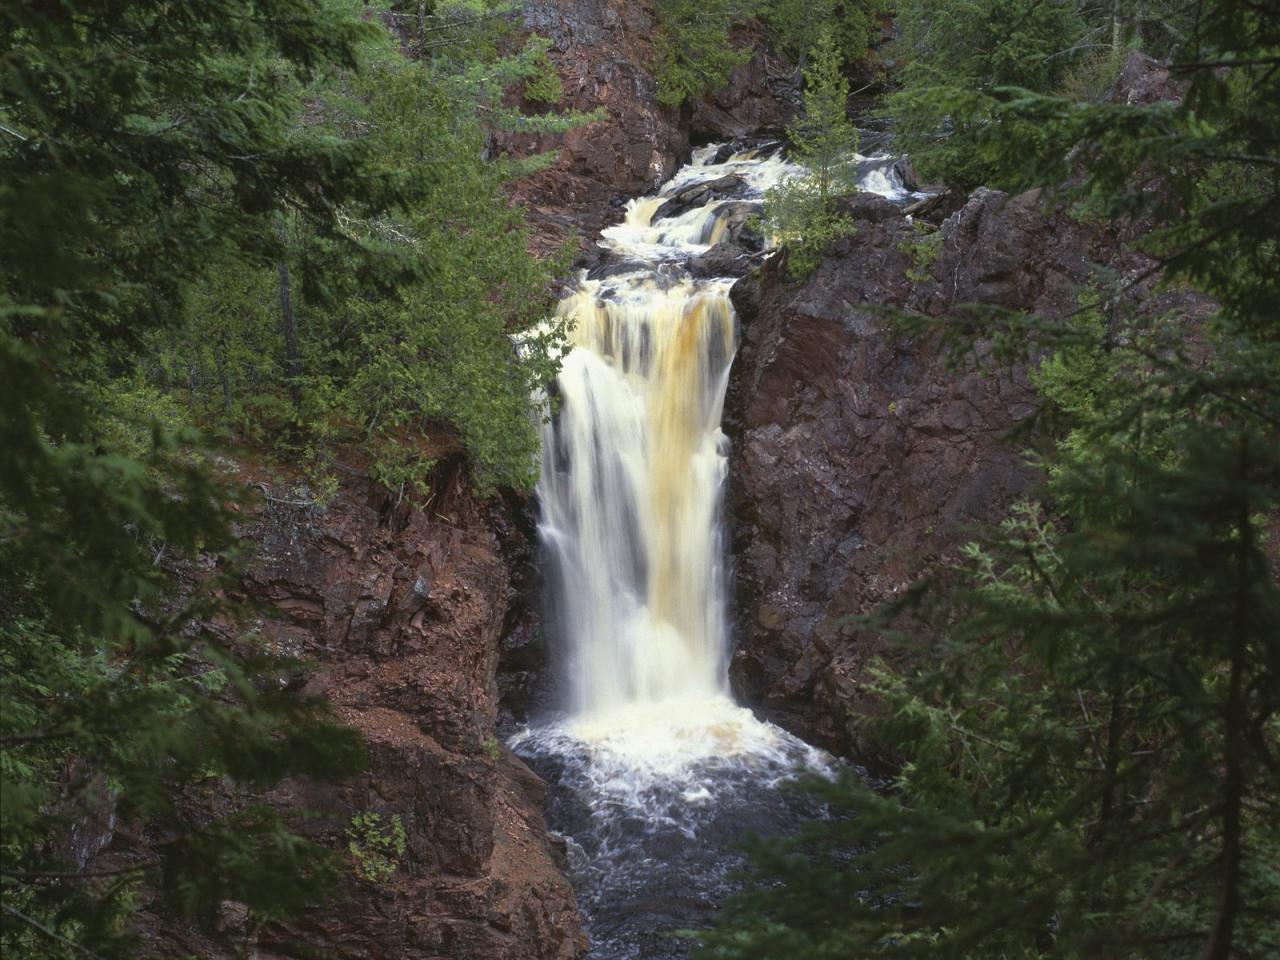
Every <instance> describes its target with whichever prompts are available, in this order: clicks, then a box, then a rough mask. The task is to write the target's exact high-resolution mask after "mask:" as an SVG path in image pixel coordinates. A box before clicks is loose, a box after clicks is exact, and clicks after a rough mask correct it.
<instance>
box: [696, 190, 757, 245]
mask: <svg viewBox="0 0 1280 960" xmlns="http://www.w3.org/2000/svg"><path fill="white" fill-rule="evenodd" d="M760 213H761V206H760V204H759V203H741V202H740V203H734V204H731V205H725V206H723V207H721V208H720V209H718V210H717V211H716V218H715V223H716V225H717V226H723V228H724V235H723V237H722V239H721V240H720V244H725V243H730V244H733V245H735V246H737V247H740V248H741V249H743V250H746V251H749V252H750V253H760V252H761V251H763V250H764V243H765V237H764V226H763V224H762V223H761V221H760ZM708 239H710V238H708Z"/></svg>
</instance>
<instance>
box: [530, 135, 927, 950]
mask: <svg viewBox="0 0 1280 960" xmlns="http://www.w3.org/2000/svg"><path fill="white" fill-rule="evenodd" d="M726 152H727V151H722V150H720V148H718V147H716V146H714V145H713V146H710V147H706V148H703V149H701V150H699V151H697V152H696V153H695V156H694V160H693V162H692V163H691V164H690V165H688V166H686V167H684V168H682V169H681V170H680V171H679V172H678V173H677V174H676V176H675V177H674V178H673V179H672V180H671V181H669V182H668V183H667V184H666V185H665V186H664V187H663V188H662V190H661V191H660V192H659V194H658V195H657V196H654V197H646V198H640V199H636V200H633V201H631V203H630V204H629V205H628V208H627V215H626V219H625V220H624V222H623V223H621V224H619V225H617V226H615V227H612V228H610V229H608V230H606V231H604V234H603V237H602V240H601V246H602V247H603V248H604V250H605V251H606V259H605V262H604V263H603V265H602V266H598V267H596V268H595V269H594V270H593V271H592V272H591V274H584V275H583V277H582V279H581V280H580V283H579V286H578V289H577V291H576V292H575V293H574V294H573V295H571V296H570V297H568V298H566V299H565V300H564V301H563V302H562V304H561V308H560V309H561V312H562V314H563V315H566V316H571V317H573V318H574V321H575V322H574V332H573V334H572V341H571V349H570V350H569V352H568V353H567V354H566V355H565V357H564V360H563V366H562V369H561V373H560V377H559V382H558V389H559V396H560V406H559V410H558V413H557V416H556V418H555V420H554V422H553V423H551V424H549V425H548V426H547V427H546V428H545V429H544V434H543V450H544V453H543V464H542V478H541V481H540V483H539V487H538V493H539V499H540V504H541V517H540V523H539V533H540V537H541V540H542V544H543V548H544V549H543V552H544V556H545V558H546V561H545V563H546V568H545V580H546V582H547V590H548V594H549V596H548V607H549V617H548V628H549V631H550V633H551V635H552V636H553V637H554V641H555V646H554V649H555V650H556V656H557V657H558V658H559V662H558V663H557V664H556V667H557V669H558V670H560V671H561V672H562V673H563V675H564V677H565V681H566V682H565V689H566V691H567V702H566V705H565V707H566V708H565V710H564V712H563V713H562V714H560V715H558V716H555V717H547V718H544V719H543V720H542V721H541V722H539V723H535V724H534V725H533V726H531V727H530V728H528V729H526V730H523V731H521V732H519V733H517V734H516V735H515V736H514V737H513V738H512V740H511V744H512V746H513V748H514V749H515V750H516V751H517V753H519V754H520V755H521V756H522V757H524V758H525V759H526V760H527V761H528V762H529V763H530V764H531V765H532V766H533V767H534V768H535V769H536V770H537V771H538V772H539V773H540V774H541V775H542V776H543V777H544V778H545V779H546V780H547V781H548V782H549V783H550V784H551V794H550V796H551V799H550V801H549V809H548V816H549V819H550V823H551V826H552V827H553V828H554V829H555V830H557V831H559V832H560V833H561V834H563V835H564V836H565V837H566V839H567V841H568V845H569V851H570V853H569V861H570V862H569V873H570V878H571V879H572V881H573V883H574V886H575V889H576V890H577V894H578V898H579V901H580V904H581V907H582V911H583V914H584V916H585V917H586V919H587V923H588V928H589V931H590V934H591V937H592V952H591V956H592V957H595V958H600V960H604V958H609V960H613V958H637V960H657V958H665V957H678V956H683V955H685V954H686V953H687V952H688V944H687V942H686V941H684V940H681V939H678V938H676V937H675V936H674V933H675V932H676V931H679V930H682V929H688V928H694V927H699V926H704V925H705V924H706V923H707V922H709V920H710V919H711V917H712V915H713V913H714V911H715V908H716V907H717V905H718V904H719V903H720V902H722V900H723V898H724V897H725V896H726V895H727V894H728V893H730V892H732V889H733V884H734V880H733V873H734V871H735V870H736V868H738V867H739V866H741V865H742V857H741V854H740V853H739V852H738V851H737V846H738V844H739V843H740V842H741V841H742V840H743V839H744V837H745V836H746V835H747V834H748V833H751V832H754V833H758V834H763V835H768V834H777V833H782V832H787V831H789V830H791V829H794V827H795V826H796V825H797V824H798V823H800V822H802V821H803V820H805V819H808V818H811V817H813V816H817V815H820V813H821V811H820V810H819V809H817V808H816V806H815V804H814V802H813V801H812V800H811V799H809V798H807V797H805V796H803V795H802V794H799V793H797V792H796V791H793V790H788V789H785V786H786V784H787V783H788V781H792V780H794V779H795V778H796V777H797V776H798V775H799V774H800V773H802V772H805V771H810V772H817V773H824V772H827V771H829V770H830V767H831V762H832V761H831V760H830V758H829V757H828V756H826V755H825V754H823V753H822V752H821V751H818V750H816V749H814V748H812V747H810V746H808V745H807V744H805V743H803V742H802V741H800V740H798V739H796V738H795V737H793V736H791V735H790V734H788V733H786V732H785V731H783V730H781V729H779V728H778V727H776V726H773V725H772V724H769V723H764V722H762V721H760V720H757V719H756V718H755V717H754V716H753V715H752V713H751V712H750V711H749V710H747V709H745V708H743V707H740V706H738V705H736V704H735V703H734V702H733V700H732V698H731V696H730V694H729V691H728V683H727V677H726V658H727V654H728V651H729V646H730V638H729V636H728V629H727V622H728V617H727V611H726V608H725V604H726V579H727V570H726V549H725V542H724V536H723V531H722V523H721V517H720V513H721V493H722V487H723V481H724V478H725V473H726V468H727V464H728V452H729V451H728V442H727V440H726V438H725V436H724V434H723V433H722V432H721V429H720V419H721V411H722V407H723V403H724V396H725V390H726V386H727V384H728V379H729V369H730V365H731V363H732V361H733V355H734V351H735V348H736V337H737V331H736V329H735V323H736V321H735V317H734V312H733V307H732V305H731V303H730V301H729V289H730V287H731V286H732V284H733V280H732V279H731V278H724V277H717V276H714V275H713V276H705V275H701V276H699V274H705V273H706V272H707V271H706V270H705V269H702V268H700V266H699V258H702V257H703V256H704V255H706V254H707V253H708V251H710V250H711V249H712V247H713V246H715V245H717V244H720V246H718V247H716V250H717V251H718V252H719V253H721V254H723V253H724V251H726V250H732V251H735V252H736V253H737V254H738V255H739V256H740V257H742V258H747V257H752V256H756V255H758V254H755V253H753V252H752V251H753V249H755V250H758V249H759V248H760V247H761V246H763V238H762V237H760V236H758V235H755V234H754V233H753V232H754V231H757V230H758V229H759V228H758V226H757V225H756V223H757V221H756V217H757V216H758V214H759V211H760V204H761V201H762V197H763V194H764V192H765V191H766V190H767V189H768V188H769V187H770V186H772V185H773V184H775V183H777V182H778V181H779V180H780V179H782V178H785V177H787V176H794V175H795V174H796V172H797V171H796V168H795V167H793V166H791V165H789V164H788V163H786V162H785V161H784V160H783V159H781V158H780V157H778V156H777V155H776V147H775V148H763V149H758V150H751V151H746V152H742V153H738V154H735V155H733V156H731V157H728V158H726V157H725V155H724V154H725V153H726ZM717 160H719V161H721V162H716V161H717ZM878 161H880V158H875V160H871V161H867V162H866V163H865V164H864V165H863V169H864V170H865V174H864V176H863V179H862V184H861V185H862V188H863V189H865V190H869V191H871V192H875V193H879V194H881V195H883V196H887V197H890V198H891V199H906V198H907V197H908V196H909V195H908V194H907V193H906V191H905V190H904V189H903V188H902V186H901V184H900V183H899V182H898V181H897V180H896V177H895V176H894V174H893V171H892V166H891V164H888V163H885V162H878ZM699 185H706V186H707V188H708V189H706V190H702V191H700V190H698V189H697V187H698V186H699ZM690 201H695V203H691V202H690ZM708 260H710V258H708ZM711 262H719V263H723V262H724V260H723V258H721V259H720V260H712V261H711Z"/></svg>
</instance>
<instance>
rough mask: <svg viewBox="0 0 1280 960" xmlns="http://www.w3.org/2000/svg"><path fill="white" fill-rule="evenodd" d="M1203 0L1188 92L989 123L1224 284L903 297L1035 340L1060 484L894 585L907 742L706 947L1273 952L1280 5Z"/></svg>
mask: <svg viewBox="0 0 1280 960" xmlns="http://www.w3.org/2000/svg"><path fill="white" fill-rule="evenodd" d="M1126 9H1127V7H1126ZM1182 14H1184V17H1183V19H1182V20H1181V21H1180V22H1185V23H1188V24H1189V29H1188V32H1187V33H1186V35H1185V37H1184V38H1183V39H1182V40H1180V41H1179V42H1177V43H1176V44H1175V45H1174V46H1173V49H1172V51H1171V53H1172V56H1173V58H1174V61H1175V63H1176V64H1177V67H1176V74H1177V75H1178V76H1180V77H1182V78H1183V79H1185V81H1186V82H1187V84H1188V88H1187V91H1186V95H1185V97H1184V99H1183V101H1182V102H1181V103H1178V104H1173V103H1170V104H1157V105H1150V106H1143V105H1134V106H1131V105H1127V104H1121V105H1110V104H1096V103H1089V102H1082V101H1081V100H1079V99H1075V98H1071V97H1056V96H1050V95H1045V94H1035V93H1031V92H1026V91H1022V92H1016V93H1015V92H1010V93H1008V94H1007V95H1006V96H1005V98H1004V99H1002V100H993V101H992V102H993V103H994V104H995V105H994V106H993V107H992V121H991V123H990V124H984V125H982V126H980V127H978V128H976V130H975V132H974V134H973V140H972V142H973V144H974V145H975V148H976V150H977V153H978V156H979V158H980V159H981V160H982V161H983V162H984V163H987V164H989V169H991V170H994V171H997V172H998V175H999V177H1000V179H1001V181H1002V182H1004V183H1008V184H1012V185H1016V186H1023V187H1033V186H1039V187H1044V188H1050V189H1051V190H1053V191H1055V197H1054V198H1055V199H1056V200H1057V201H1058V202H1064V203H1084V204H1087V205H1088V206H1089V209H1090V210H1091V211H1092V212H1093V213H1094V215H1098V216H1103V217H1105V218H1107V219H1108V220H1109V221H1111V222H1122V223H1129V224H1134V223H1138V224H1146V225H1147V227H1148V228H1149V232H1148V233H1147V235H1146V238H1145V240H1143V241H1142V243H1143V245H1144V246H1145V247H1146V248H1147V249H1148V250H1150V251H1151V252H1152V253H1154V254H1156V255H1157V256H1158V258H1159V259H1158V265H1157V269H1158V271H1159V273H1158V276H1159V277H1160V279H1161V281H1162V283H1163V284H1164V285H1165V286H1166V287H1167V288H1169V289H1171V290H1179V289H1180V290H1187V289H1196V290H1199V291H1201V292H1203V293H1205V294H1207V295H1209V296H1210V297H1211V298H1212V299H1213V301H1214V302H1216V304H1217V309H1216V312H1214V313H1213V314H1212V315H1211V316H1208V317H1203V316H1201V317H1199V318H1192V317H1188V316H1185V315H1181V314H1177V313H1174V314H1153V313H1152V312H1151V309H1150V308H1149V307H1141V306H1139V305H1135V303H1134V301H1133V298H1132V296H1130V295H1129V293H1128V287H1129V286H1131V285H1132V284H1133V283H1134V281H1133V278H1125V279H1124V280H1123V281H1121V280H1117V281H1116V282H1115V283H1114V284H1106V283H1103V284H1102V285H1101V286H1100V287H1099V288H1098V289H1096V290H1093V291H1085V292H1084V293H1083V294H1082V300H1081V307H1080V310H1079V311H1077V312H1076V314H1075V315H1074V316H1072V317H1070V318H1068V319H1067V320H1066V321H1064V322H1058V323H1054V322H1050V321H1048V320H1045V319H1043V318H1036V317H1023V316H1015V315H1007V314H1003V313H999V312H994V311H973V312H971V313H969V314H967V315H962V316H960V317H952V318H949V319H948V321H947V322H946V325H945V326H944V327H943V328H941V329H940V330H939V329H938V328H937V327H935V326H934V325H933V324H932V323H931V322H929V321H925V320H917V321H915V322H910V323H908V324H907V329H908V330H914V331H915V332H917V333H920V334H923V333H925V332H927V331H930V330H932V331H934V332H936V333H940V334H943V335H946V336H948V337H950V338H951V340H952V343H953V344H954V345H955V346H956V347H957V348H959V349H963V348H964V346H965V344H966V343H967V342H968V341H969V340H970V338H972V337H974V336H982V337H984V338H988V339H989V340H991V341H992V342H994V344H995V346H996V348H997V354H998V356H1000V357H1001V358H1002V359H1003V360H1004V361H1008V360H1011V359H1013V358H1015V357H1018V356H1021V357H1023V358H1031V359H1034V358H1040V360H1041V362H1040V363H1039V366H1038V369H1037V372H1036V374H1035V383H1036V386H1037V388H1038V389H1039V391H1040V393H1041V396H1042V397H1043V399H1044V403H1045V412H1046V413H1047V414H1052V415H1053V417H1052V418H1051V419H1048V420H1046V421H1045V422H1046V423H1056V424H1057V426H1058V429H1057V430H1055V431H1054V434H1053V435H1054V436H1055V437H1056V442H1054V443H1053V444H1052V446H1050V447H1049V448H1047V449H1045V450H1044V451H1042V456H1043V458H1044V460H1043V462H1044V467H1045V483H1044V487H1043V490H1042V491H1041V498H1040V501H1039V502H1031V503H1026V504H1022V505H1020V506H1019V507H1018V508H1017V509H1016V510H1015V511H1014V512H1013V513H1012V514H1011V515H1010V517H1009V518H1008V520H1007V521H1006V522H1005V523H1004V524H1003V525H1002V526H1001V527H1000V528H999V529H998V530H996V531H994V532H992V533H991V534H990V535H989V536H987V537H986V538H985V539H984V540H983V541H981V542H979V543H975V544H974V545H971V546H970V547H969V548H968V550H967V552H966V557H965V560H964V562H963V563H961V564H960V565H959V566H958V567H957V568H956V569H954V570H952V571H950V572H949V573H948V574H947V575H944V576H942V577H940V578H938V579H936V580H935V581H934V582H931V583H927V584H922V585H921V586H919V587H918V588H916V589H914V590H913V591H912V592H911V594H910V596H909V597H908V598H907V599H906V600H904V601H903V602H902V603H901V604H899V605H898V606H897V607H896V608H895V609H894V610H891V611H888V612H887V613H886V615H885V619H884V620H883V621H881V622H880V623H879V625H878V626H879V628H881V629H888V626H887V625H888V624H896V625H898V626H900V627H902V628H903V629H905V630H907V633H908V634H909V635H910V636H914V637H919V636H920V635H921V633H922V632H923V633H924V634H928V635H932V636H934V637H937V638H939V641H940V644H939V646H938V647H937V648H936V650H934V649H933V648H931V652H930V662H929V663H928V664H927V665H923V666H921V667H920V668H919V669H918V670H916V671H914V672H911V673H902V672H896V671H894V670H893V669H891V668H889V667H888V666H885V667H883V668H882V670H881V672H880V674H879V676H878V680H877V688H878V690H879V692H880V694H881V695H882V696H883V697H884V703H885V712H886V719H885V721H884V722H883V724H882V726H881V734H882V736H883V737H884V740H883V742H884V743H885V744H886V745H896V746H897V747H898V748H899V749H901V750H902V751H903V754H904V756H905V757H906V758H907V762H906V764H905V765H904V766H903V768H902V770H901V771H900V773H899V774H898V775H897V777H896V779H895V780H894V782H893V783H892V785H891V789H889V790H888V791H887V792H883V793H882V792H876V791H874V790H871V789H869V788H867V787H866V786H865V785H862V784H859V783H858V782H856V781H855V780H854V779H853V778H845V779H844V780H842V781H841V782H840V783H837V784H826V785H820V786H819V787H818V789H820V790H821V791H822V792H823V794H824V795H825V796H826V797H827V798H828V799H829V800H830V802H831V803H832V805H833V808H834V809H835V810H837V811H838V812H839V813H841V814H844V816H843V817H841V818H837V819H836V820H835V821H833V822H832V823H829V824H819V825H814V826H813V827H812V828H810V830H809V832H808V833H807V834H806V836H805V837H804V838H803V839H802V840H800V841H798V842H795V843H774V844H764V845H761V846H760V847H759V848H758V849H757V851H756V853H757V863H758V865H759V869H760V877H759V881H760V882H758V883H757V884H756V885H755V886H754V887H753V889H752V891H751V892H750V893H748V894H747V895H745V896H743V897H742V898H740V899H739V900H738V901H737V902H736V903H735V904H734V905H732V906H731V908H730V909H729V911H728V912H727V914H726V916H725V919H724V923H723V925H722V927H721V928H720V929H719V930H717V931H715V932H713V933H711V934H709V935H708V937H707V945H706V948H705V952H704V955H706V956H714V957H721V958H746V957H779V956H786V957H789V958H807V957H813V958H816V957H834V956H869V955H875V956H889V957H892V956H899V957H910V956H928V957H957V958H959V957H964V958H976V957H993V958H995V957H1002V958H1003V957H1026V958H1031V957H1046V958H1047V957H1064V958H1068V957H1069V958H1084V957H1109V956H1116V957H1125V958H1130V957H1134V958H1136V957H1153V958H1154V957H1160V958H1183V957H1185V958H1191V957H1204V958H1209V960H1226V958H1255V957H1256V958H1263V957H1270V956H1274V955H1275V954H1276V953H1277V951H1278V950H1280V908H1278V907H1277V904H1280V874H1277V871H1276V864H1277V863H1278V862H1280V820H1278V819H1277V818H1276V816H1275V810H1276V809H1277V804H1278V803H1280V587H1278V586H1277V568H1276V552H1275V551H1276V542H1275V518H1276V517H1277V511H1278V510H1280V439H1278V438H1280V392H1278V391H1277V386H1276V385H1277V384H1278V383H1280V325H1278V324H1277V323H1276V316H1275V304H1276V303H1277V302H1280V301H1278V300H1277V293H1278V292H1280V291H1278V290H1277V285H1278V284H1280V266H1277V264H1280V258H1278V257H1277V244H1278V243H1280V229H1278V227H1277V224H1278V223H1280V220H1278V219H1277V217H1276V213H1277V212H1278V211H1280V179H1278V178H1277V176H1276V171H1277V170H1278V169H1280V151H1278V148H1277V144H1280V111H1277V110H1276V109H1275V104H1276V103H1280V69H1277V67H1280V12H1276V11H1272V10H1271V9H1270V8H1264V7H1259V6H1256V5H1253V4H1249V3H1243V2H1233V0H1221V2H1218V3H1214V4H1205V5H1197V6H1194V7H1193V6H1191V5H1189V6H1188V8H1186V9H1184V10H1183V11H1182ZM1128 19H1129V18H1128V17H1125V20H1126V22H1127V21H1128ZM1071 175H1074V178H1072V179H1069V177H1070V176H1071ZM1139 178H1140V179H1139ZM1135 180H1138V182H1140V183H1142V184H1143V188H1142V189H1134V183H1135ZM1063 184H1070V186H1066V187H1064V186H1063ZM868 626H869V627H873V626H877V625H876V624H869V625H868ZM904 642H907V641H906V638H905V636H904Z"/></svg>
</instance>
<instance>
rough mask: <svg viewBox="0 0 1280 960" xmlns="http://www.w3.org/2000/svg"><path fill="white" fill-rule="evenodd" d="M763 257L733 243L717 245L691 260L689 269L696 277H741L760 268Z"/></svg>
mask: <svg viewBox="0 0 1280 960" xmlns="http://www.w3.org/2000/svg"><path fill="white" fill-rule="evenodd" d="M761 260H762V255H761V254H759V253H752V252H751V251H748V250H743V249H742V248H741V247H739V246H738V245H736V244H733V243H717V244H716V245H715V246H714V247H712V248H711V249H710V250H708V251H707V252H706V253H704V254H700V255H699V256H696V257H693V258H692V259H690V260H689V263H688V269H689V272H690V273H691V274H693V275H694V276H695V277H699V278H703V277H741V276H745V275H746V274H747V273H748V272H749V271H751V270H752V269H754V268H755V267H758V266H759V265H760V263H761Z"/></svg>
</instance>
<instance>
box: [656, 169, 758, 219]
mask: <svg viewBox="0 0 1280 960" xmlns="http://www.w3.org/2000/svg"><path fill="white" fill-rule="evenodd" d="M750 195H751V185H750V184H748V183H747V181H746V180H744V179H743V178H742V177H740V176H738V175H737V174H734V173H731V174H729V175H728V176H726V177H718V178H716V179H715V180H704V181H702V182H701V183H691V184H689V185H688V186H687V187H681V188H680V189H679V190H675V191H673V192H672V194H671V196H670V199H668V200H667V202H666V203H664V204H663V205H662V206H660V207H659V208H658V209H657V210H656V211H655V212H654V214H653V220H654V222H657V221H658V220H665V219H667V218H669V217H678V216H680V215H681V214H682V213H688V212H689V211H690V210H696V209H698V208H699V207H705V206H706V205H707V204H709V203H711V202H713V201H715V200H742V199H745V198H746V197H748V196H750Z"/></svg>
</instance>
